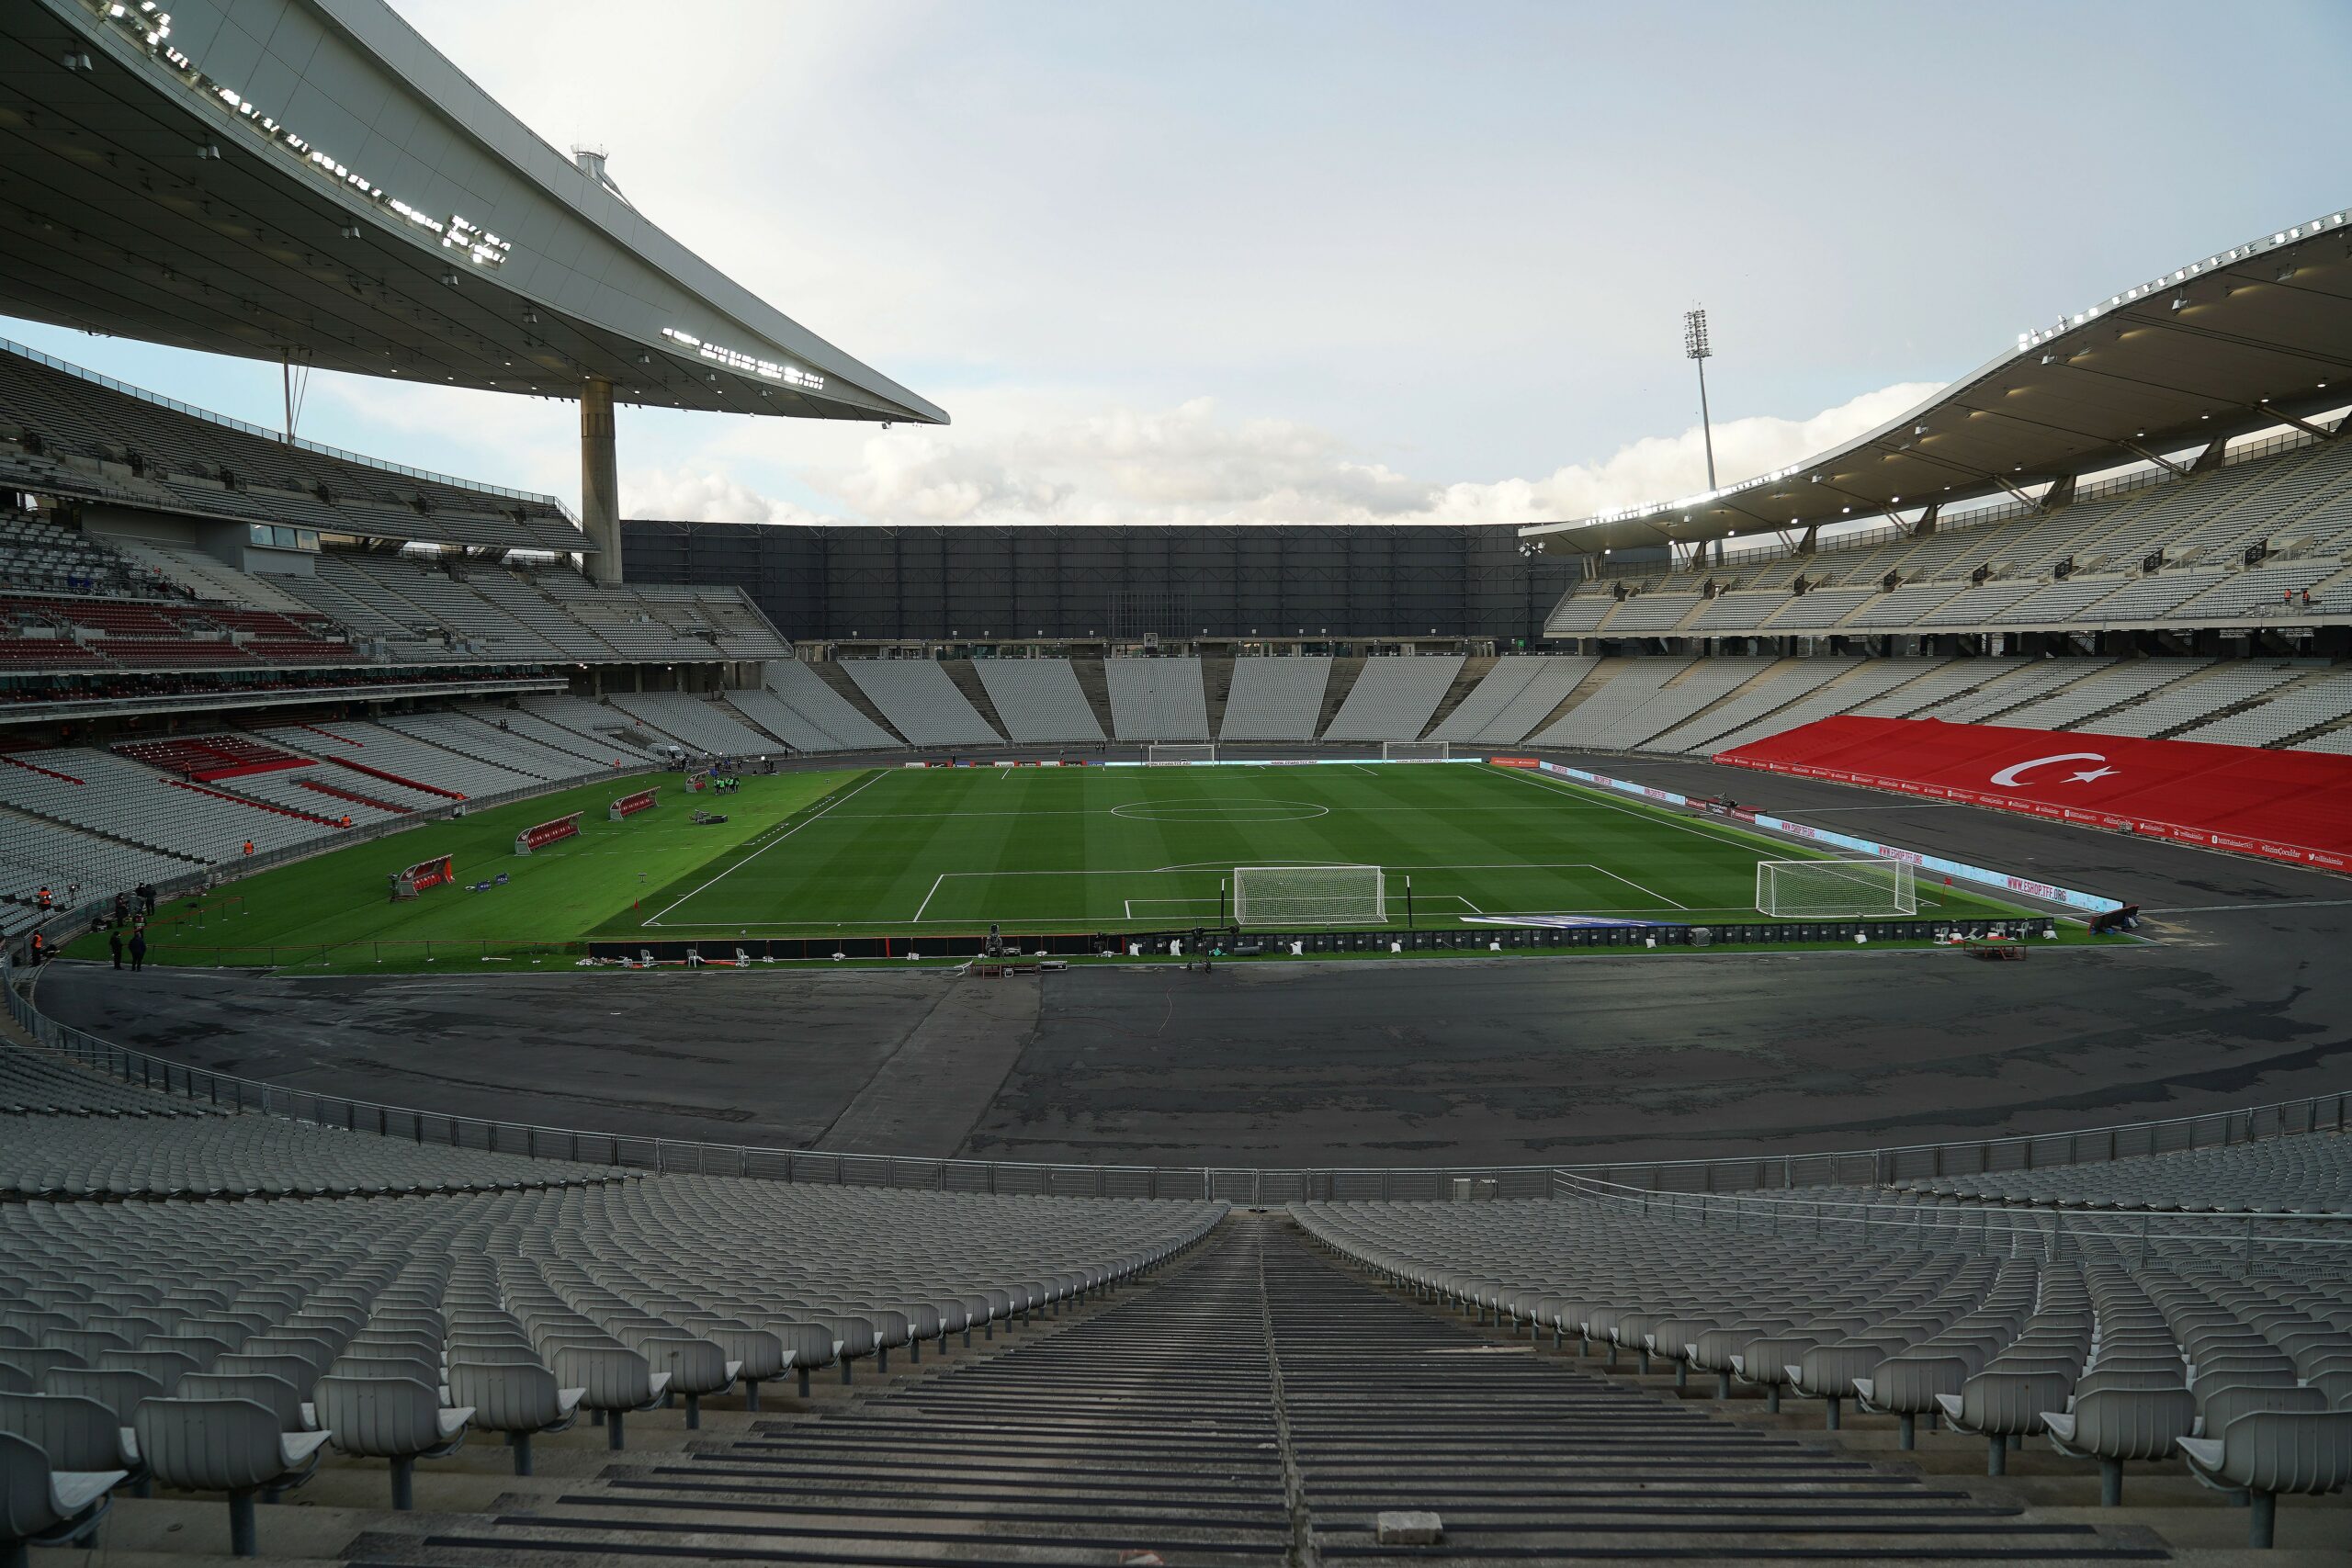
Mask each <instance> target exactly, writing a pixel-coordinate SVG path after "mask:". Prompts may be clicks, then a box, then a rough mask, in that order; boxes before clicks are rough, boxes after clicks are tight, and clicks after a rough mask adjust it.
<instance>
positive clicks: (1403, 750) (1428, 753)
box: [1380, 740, 1453, 762]
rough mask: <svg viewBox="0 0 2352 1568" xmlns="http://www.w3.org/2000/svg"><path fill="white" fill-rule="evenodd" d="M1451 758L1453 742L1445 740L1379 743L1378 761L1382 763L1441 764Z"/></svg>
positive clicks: (1388, 741) (1387, 741) (1385, 741)
mask: <svg viewBox="0 0 2352 1568" xmlns="http://www.w3.org/2000/svg"><path fill="white" fill-rule="evenodd" d="M1452 759H1453V742H1451V741H1447V740H1384V741H1382V742H1381V743H1380V760H1381V761H1384V762H1443V761H1451V760H1452Z"/></svg>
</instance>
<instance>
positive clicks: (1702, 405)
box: [1682, 305, 1715, 490]
mask: <svg viewBox="0 0 2352 1568" xmlns="http://www.w3.org/2000/svg"><path fill="white" fill-rule="evenodd" d="M1714 352H1715V351H1714V350H1713V349H1712V348H1710V347H1709V346H1708V345H1707V310H1706V307H1705V306H1703V305H1702V306H1701V307H1700V308H1699V309H1697V310H1685V311H1683V312H1682V357H1683V358H1685V359H1691V360H1696V361H1697V362H1698V366H1699V437H1700V439H1701V440H1702V441H1704V442H1705V443H1706V446H1707V488H1708V489H1709V490H1713V489H1714V488H1715V432H1714V427H1713V425H1712V424H1711V423H1709V421H1708V418H1707V361H1708V360H1709V359H1710V358H1712V357H1713V355H1714Z"/></svg>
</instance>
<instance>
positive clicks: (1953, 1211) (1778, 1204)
mask: <svg viewBox="0 0 2352 1568" xmlns="http://www.w3.org/2000/svg"><path fill="white" fill-rule="evenodd" d="M1558 1176H1559V1181H1560V1183H1561V1184H1562V1185H1563V1186H1565V1187H1566V1189H1567V1190H1568V1191H1569V1192H1570V1194H1571V1195H1573V1196H1575V1197H1579V1198H1596V1199H1616V1198H1623V1199H1625V1200H1628V1201H1640V1202H1642V1203H1644V1204H1645V1205H1646V1204H1649V1203H1652V1202H1664V1203H1675V1204H1679V1203H1685V1202H1690V1201H1698V1202H1700V1203H1702V1204H1706V1205H1710V1206H1712V1208H1713V1210H1715V1211H1716V1212H1724V1211H1735V1210H1736V1211H1746V1212H1750V1213H1774V1212H1778V1213H1795V1212H1796V1211H1798V1210H1803V1211H1804V1212H1805V1213H1806V1215H1807V1216H1808V1217H1812V1216H1815V1215H1817V1214H1819V1213H1820V1212H1821V1211H1823V1210H1825V1209H1826V1210H1831V1211H1841V1210H1843V1211H1858V1212H1860V1214H1861V1215H1862V1217H1863V1218H1865V1219H1871V1223H1874V1224H1875V1223H1881V1222H1878V1221H1876V1220H1875V1219H1872V1216H1875V1215H1878V1214H1881V1213H1883V1214H1886V1215H1888V1216H1890V1217H1889V1218H1888V1219H1887V1220H1886V1221H1884V1222H1883V1223H1885V1224H1902V1223H1904V1221H1903V1219H1902V1218H1901V1216H1918V1215H1923V1214H1925V1215H1941V1216H1955V1215H1979V1214H1985V1215H1994V1216H1999V1215H2014V1216H2016V1217H2018V1219H2020V1220H2023V1219H2027V1218H2030V1217H2032V1216H2044V1217H2048V1216H2054V1215H2062V1214H2063V1215H2065V1216H2068V1217H2073V1216H2075V1215H2094V1216H2098V1217H2103V1218H2113V1217H2116V1216H2119V1215H2123V1214H2131V1215H2141V1214H2146V1215H2150V1216H2156V1215H2162V1216H2165V1217H2166V1218H2173V1219H2182V1220H2261V1221H2270V1220H2278V1221H2318V1222H2323V1223H2327V1224H2340V1225H2343V1226H2345V1227H2346V1241H2347V1242H2352V1210H2341V1209H2197V1210H2186V1209H2183V1210H2164V1209H2130V1210H2125V1209H2117V1208H2111V1207H2105V1206H2101V1207H2097V1208H2094V1207H2092V1206H2090V1205H2089V1204H2088V1203H2086V1202H2068V1201H2064V1200H2063V1199H2055V1198H2052V1199H2005V1198H1985V1199H1972V1198H1969V1197H1967V1196H1966V1195H1964V1194H1959V1193H1932V1194H1921V1195H1919V1201H1912V1202H1904V1201H1898V1200H1894V1199H1885V1198H1770V1197H1763V1196H1760V1195H1758V1194H1754V1193H1747V1192H1690V1193H1684V1192H1671V1191H1664V1192H1662V1191H1659V1190H1656V1189H1653V1188H1645V1187H1629V1186H1627V1185H1625V1184H1624V1183H1623V1182H1618V1181H1602V1180H1599V1179H1595V1178H1592V1177H1589V1176H1583V1175H1580V1174H1578V1173H1577V1172H1574V1171H1566V1170H1564V1171H1561V1172H1559V1173H1558ZM1938 1199H1949V1200H1950V1202H1949V1203H1948V1204H1939V1203H1938V1202H1937V1201H1936V1200H1938ZM1979 1223H1980V1222H1978V1221H1975V1220H1971V1221H1970V1224H1969V1228H1974V1227H1975V1226H1976V1225H1977V1224H1979ZM1929 1228H1932V1225H1930V1227H1929ZM2133 1234H2134V1235H2137V1234H2138V1233H2137V1232H2134V1233H2133Z"/></svg>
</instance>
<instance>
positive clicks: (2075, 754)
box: [1715, 716, 2352, 871]
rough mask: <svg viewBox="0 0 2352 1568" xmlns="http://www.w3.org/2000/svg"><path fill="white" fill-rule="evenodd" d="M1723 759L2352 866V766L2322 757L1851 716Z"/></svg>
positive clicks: (2337, 867)
mask: <svg viewBox="0 0 2352 1568" xmlns="http://www.w3.org/2000/svg"><path fill="white" fill-rule="evenodd" d="M1715 761H1718V762H1730V763H1732V764H1734V765H1736V766H1738V767H1743V768H1758V769H1761V770H1763V771H1765V772H1767V773H1788V774H1791V775H1792V776H1795V777H1800V778H1818V779H1829V780H1832V781H1834V782H1836V783H1838V784H1866V785H1869V786H1871V787H1873V788H1877V789H1891V790H1900V791H1902V792H1904V793H1905V794H1909V795H1926V796H1928V797H1929V798H1932V799H1938V800H1957V801H1962V802H1965V803H1967V804H1968V805H1971V806H1989V807H1996V808H1998V809H2000V810H2004V811H2022V812H2027V813H2030V814H2031V815H2033V816H2036V817H2041V818H2048V819H2049V820H2051V821H2054V822H2080V823H2084V824H2086V825H2088V826H2091V827H2097V828H2111V829H2118V830H2120V831H2123V832H2129V833H2142V834H2145V835H2147V836H2149V837H2152V838H2164V839H2172V840H2177V841H2179V842H2181V843H2188V844H2200V845H2206V846H2209V847H2211V848H2214V849H2224V850H2231V851H2234V852H2238V853H2241V854H2251V855H2263V856H2267V858H2269V859H2272V860H2283V861H2292V862H2295V863H2299V864H2302V865H2314V866H2319V867H2322V868H2324V869H2326V870H2329V871H2345V870H2347V869H2352V757H2339V756H2335V755H2331V754H2329V753H2327V752H2324V751H2272V750H2263V749H2261V748H2259V747H2254V746H2214V745H2209V744H2207V743H2205V742H2202V741H2195V740H2143V739H2137V738H2135V737H2132V736H2124V735H2090V734H2086V733H2082V732H2080V731H2063V730H2050V729H2011V728H2006V727H2004V726H2001V725H1993V724H1946V723H1944V722H1942V721H1941V720H1939V719H1932V718H1859V717H1855V716H1845V717H1840V718H1825V719H1819V720H1816V721H1815V722H1814V723H1812V724H1807V725H1802V726H1800V727H1798V728H1795V729H1792V730H1787V731H1784V732H1783V733H1781V734H1779V735H1775V736H1771V737H1770V738H1769V739H1763V740H1758V741H1753V742H1750V743H1749V744H1747V745H1746V746H1740V747H1736V748H1734V749H1733V750H1729V751H1720V752H1717V753H1716V754H1715Z"/></svg>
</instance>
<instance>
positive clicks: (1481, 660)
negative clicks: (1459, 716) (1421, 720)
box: [1421, 653, 1498, 735]
mask: <svg viewBox="0 0 2352 1568" xmlns="http://www.w3.org/2000/svg"><path fill="white" fill-rule="evenodd" d="M1497 662H1498V660H1496V659H1495V657H1494V656H1493V655H1492V654H1484V653H1482V654H1478V655H1476V656H1475V657H1473V658H1469V659H1465V660H1463V661H1462V668H1461V669H1459V670H1457V671H1454V673H1453V685H1451V686H1448V687H1447V688H1446V689H1445V695H1443V696H1442V697H1440V698H1439V699H1438V700H1437V706H1436V707H1435V708H1434V709H1432V710H1431V711H1430V721H1429V723H1428V724H1427V725H1426V726H1424V727H1423V728H1422V730H1421V733H1422V734H1424V735H1427V734H1428V733H1430V730H1433V729H1435V728H1437V727H1438V726H1439V725H1441V724H1443V723H1444V722H1445V721H1446V720H1447V719H1448V718H1449V717H1451V716H1453V710H1454V709H1455V708H1458V707H1460V706H1461V705H1462V699H1463V698H1464V697H1466V696H1468V695H1469V694H1471V693H1473V692H1475V691H1476V690H1477V689H1478V682H1481V681H1483V680H1485V679H1486V678H1487V673H1488V672H1489V671H1492V670H1493V669H1494V667H1495V665H1496V663H1497Z"/></svg>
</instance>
